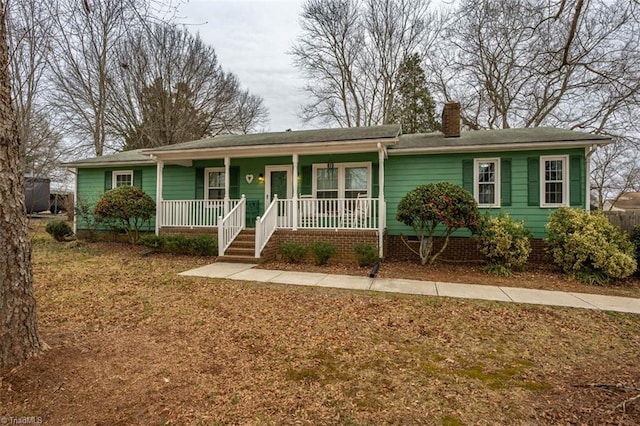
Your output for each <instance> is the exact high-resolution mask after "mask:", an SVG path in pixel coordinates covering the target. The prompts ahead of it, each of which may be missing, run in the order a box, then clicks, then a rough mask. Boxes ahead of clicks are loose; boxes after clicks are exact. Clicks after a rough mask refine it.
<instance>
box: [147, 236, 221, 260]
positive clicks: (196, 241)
mask: <svg viewBox="0 0 640 426" xmlns="http://www.w3.org/2000/svg"><path fill="white" fill-rule="evenodd" d="M140 242H141V243H142V244H143V245H144V246H145V247H149V248H150V249H153V250H155V251H159V252H165V253H173V254H189V255H194V256H217V255H218V241H217V239H216V238H214V237H212V236H210V235H196V236H195V237H191V238H189V237H185V236H184V235H166V236H164V235H163V236H157V235H143V236H142V238H140Z"/></svg>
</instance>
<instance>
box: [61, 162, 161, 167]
mask: <svg viewBox="0 0 640 426" xmlns="http://www.w3.org/2000/svg"><path fill="white" fill-rule="evenodd" d="M155 164H156V162H155V161H154V160H147V161H129V162H127V161H111V162H109V161H104V162H100V163H81V162H77V163H66V164H62V167H64V168H66V169H90V168H101V167H127V166H153V165H155Z"/></svg>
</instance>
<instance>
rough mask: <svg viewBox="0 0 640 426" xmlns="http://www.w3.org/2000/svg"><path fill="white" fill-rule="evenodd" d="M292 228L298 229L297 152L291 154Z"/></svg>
mask: <svg viewBox="0 0 640 426" xmlns="http://www.w3.org/2000/svg"><path fill="white" fill-rule="evenodd" d="M292 209H293V212H291V213H292V218H293V230H294V231H297V230H298V154H293V208H292Z"/></svg>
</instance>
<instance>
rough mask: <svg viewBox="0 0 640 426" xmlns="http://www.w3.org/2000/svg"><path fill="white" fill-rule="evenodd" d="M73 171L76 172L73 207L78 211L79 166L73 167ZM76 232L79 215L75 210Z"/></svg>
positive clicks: (74, 227) (74, 225)
mask: <svg viewBox="0 0 640 426" xmlns="http://www.w3.org/2000/svg"><path fill="white" fill-rule="evenodd" d="M71 173H73V174H74V177H73V207H74V208H75V209H76V211H77V208H78V169H77V168H75V169H73V171H72V172H71ZM76 232H78V215H77V214H76V212H75V211H74V212H73V233H74V234H75V233H76Z"/></svg>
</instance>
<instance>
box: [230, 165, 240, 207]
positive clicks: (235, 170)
mask: <svg viewBox="0 0 640 426" xmlns="http://www.w3.org/2000/svg"><path fill="white" fill-rule="evenodd" d="M229 198H231V199H232V200H239V199H240V167H239V166H231V167H229Z"/></svg>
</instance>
